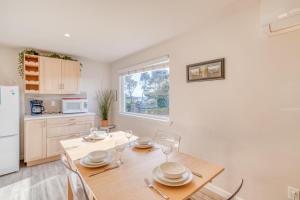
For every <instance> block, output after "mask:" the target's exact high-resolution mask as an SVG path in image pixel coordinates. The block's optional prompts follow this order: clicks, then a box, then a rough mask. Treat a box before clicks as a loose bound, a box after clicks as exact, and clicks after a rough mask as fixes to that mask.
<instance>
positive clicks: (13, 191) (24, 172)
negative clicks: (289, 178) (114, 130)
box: [0, 161, 224, 200]
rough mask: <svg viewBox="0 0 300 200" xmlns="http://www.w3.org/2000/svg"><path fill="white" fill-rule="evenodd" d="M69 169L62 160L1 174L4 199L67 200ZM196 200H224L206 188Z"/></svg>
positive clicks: (0, 191)
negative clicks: (67, 169)
mask: <svg viewBox="0 0 300 200" xmlns="http://www.w3.org/2000/svg"><path fill="white" fill-rule="evenodd" d="M66 174H67V171H66V169H65V168H64V166H63V165H62V163H61V162H60V161H55V162H51V163H47V164H43V165H38V166H33V167H22V168H21V169H20V171H19V172H17V173H12V174H9V175H5V176H0V199H1V200H2V199H3V200H4V199H5V200H65V199H66V184H67V175H66ZM193 199H194V200H224V199H223V198H221V197H220V196H218V195H217V194H214V193H212V192H210V191H208V190H206V189H203V190H201V191H199V192H197V193H196V194H195V195H194V197H193Z"/></svg>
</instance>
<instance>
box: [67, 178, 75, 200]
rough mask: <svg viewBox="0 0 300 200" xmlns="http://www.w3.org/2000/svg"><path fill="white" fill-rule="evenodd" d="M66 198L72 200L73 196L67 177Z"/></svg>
mask: <svg viewBox="0 0 300 200" xmlns="http://www.w3.org/2000/svg"><path fill="white" fill-rule="evenodd" d="M67 187H68V188H67V199H68V200H74V197H73V191H72V188H71V183H70V179H69V177H68V186H67Z"/></svg>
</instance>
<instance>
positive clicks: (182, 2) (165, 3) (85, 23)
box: [0, 0, 233, 63]
mask: <svg viewBox="0 0 300 200" xmlns="http://www.w3.org/2000/svg"><path fill="white" fill-rule="evenodd" d="M231 2H233V0H26V1H22V0H19V1H17V0H0V43H2V44H6V45H12V46H18V47H31V48H36V49H40V50H47V51H54V52H59V53H65V54H70V55H75V56H83V57H87V58H91V59H94V60H98V61H102V62H107V63H109V62H113V61H115V60H117V59H120V58H122V57H125V56H127V55H129V54H132V53H134V52H137V51H139V50H142V49H145V48H148V47H150V46H153V45H155V44H158V43H160V42H162V41H165V40H168V39H170V38H172V37H174V36H177V35H179V34H182V33H184V32H187V31H188V30H190V29H192V28H193V27H195V26H196V25H199V24H201V23H205V22H207V21H208V20H210V19H211V18H213V17H214V16H216V15H217V14H218V13H220V12H222V11H223V10H224V8H225V7H226V6H227V5H228V4H229V3H231ZM65 33H69V34H70V35H71V37H69V38H67V37H65V36H64V34H65Z"/></svg>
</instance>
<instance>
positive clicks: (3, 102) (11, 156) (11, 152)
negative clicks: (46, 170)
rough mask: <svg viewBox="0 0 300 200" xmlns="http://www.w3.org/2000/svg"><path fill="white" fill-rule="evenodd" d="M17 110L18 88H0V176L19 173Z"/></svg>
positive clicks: (18, 103) (18, 106) (18, 102)
mask: <svg viewBox="0 0 300 200" xmlns="http://www.w3.org/2000/svg"><path fill="white" fill-rule="evenodd" d="M19 108H20V101H19V88H18V87H17V86H0V176H1V175H4V174H8V173H11V172H15V171H19V162H20V161H19V160H20V159H19V135H20V134H19V132H20V131H19V123H20V119H19V118H20V115H19V112H20V111H19Z"/></svg>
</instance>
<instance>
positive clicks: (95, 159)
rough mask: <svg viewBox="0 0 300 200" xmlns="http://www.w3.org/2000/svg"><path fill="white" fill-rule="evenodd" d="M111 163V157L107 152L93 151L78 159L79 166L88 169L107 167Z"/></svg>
mask: <svg viewBox="0 0 300 200" xmlns="http://www.w3.org/2000/svg"><path fill="white" fill-rule="evenodd" d="M111 162H112V155H111V153H110V152H108V151H93V152H91V153H89V154H88V155H86V156H84V157H83V158H81V159H80V164H81V165H82V166H84V167H88V168H96V167H102V166H105V165H108V164H110V163H111Z"/></svg>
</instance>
